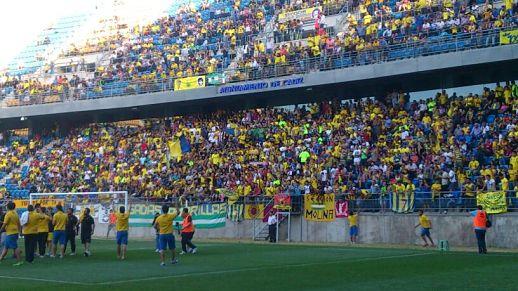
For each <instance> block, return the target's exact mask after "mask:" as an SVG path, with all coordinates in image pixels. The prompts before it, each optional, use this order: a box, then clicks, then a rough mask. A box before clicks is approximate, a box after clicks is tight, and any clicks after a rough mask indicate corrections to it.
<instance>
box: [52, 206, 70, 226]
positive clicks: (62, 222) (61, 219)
mask: <svg viewBox="0 0 518 291" xmlns="http://www.w3.org/2000/svg"><path fill="white" fill-rule="evenodd" d="M67 221H68V217H67V215H66V214H65V213H63V211H58V212H56V214H54V217H53V219H52V224H54V231H64V230H65V226H66V225H67Z"/></svg>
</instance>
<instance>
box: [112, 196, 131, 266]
mask: <svg viewBox="0 0 518 291" xmlns="http://www.w3.org/2000/svg"><path fill="white" fill-rule="evenodd" d="M115 216H116V219H117V224H116V225H115V227H116V229H117V258H118V259H120V260H125V259H126V250H127V248H128V230H129V216H130V214H129V211H128V212H126V207H124V206H121V207H120V208H119V213H117V214H116V215H115Z"/></svg>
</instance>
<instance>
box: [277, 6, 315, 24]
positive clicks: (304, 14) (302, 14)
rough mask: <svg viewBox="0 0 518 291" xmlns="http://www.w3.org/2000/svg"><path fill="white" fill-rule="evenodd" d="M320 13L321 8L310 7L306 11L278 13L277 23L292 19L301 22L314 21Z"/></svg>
mask: <svg viewBox="0 0 518 291" xmlns="http://www.w3.org/2000/svg"><path fill="white" fill-rule="evenodd" d="M321 11H322V6H317V7H311V8H306V9H300V10H295V11H291V12H285V13H280V14H279V17H278V21H279V22H286V21H291V20H294V19H300V20H302V21H306V20H310V19H316V18H317V17H318V15H319V14H320V12H321Z"/></svg>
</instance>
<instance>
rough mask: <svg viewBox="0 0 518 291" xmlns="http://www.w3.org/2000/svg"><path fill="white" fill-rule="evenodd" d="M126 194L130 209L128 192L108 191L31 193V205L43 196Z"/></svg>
mask: <svg viewBox="0 0 518 291" xmlns="http://www.w3.org/2000/svg"><path fill="white" fill-rule="evenodd" d="M111 194H124V206H125V207H126V209H127V208H128V191H108V192H63V193H60V192H49V193H30V194H29V203H30V204H32V201H33V199H38V197H41V196H79V195H111Z"/></svg>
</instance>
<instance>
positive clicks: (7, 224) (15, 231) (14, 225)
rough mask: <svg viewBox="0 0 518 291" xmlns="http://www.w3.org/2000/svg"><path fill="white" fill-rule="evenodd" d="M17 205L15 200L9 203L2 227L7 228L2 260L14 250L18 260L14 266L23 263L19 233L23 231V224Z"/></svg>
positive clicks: (0, 258) (0, 259) (0, 257)
mask: <svg viewBox="0 0 518 291" xmlns="http://www.w3.org/2000/svg"><path fill="white" fill-rule="evenodd" d="M15 208H16V206H15V204H14V202H12V201H11V202H9V203H7V213H6V214H5V217H4V223H3V224H2V229H1V230H5V232H6V234H7V236H6V238H5V246H4V249H3V251H2V255H1V256H0V261H2V260H4V258H5V256H6V255H7V251H8V250H10V249H11V250H13V253H14V257H15V258H16V260H17V261H18V262H17V263H16V264H14V266H20V265H22V264H23V262H22V260H21V257H20V250H19V249H18V235H19V234H20V232H21V231H22V226H21V225H20V217H19V216H18V213H16V210H15Z"/></svg>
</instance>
